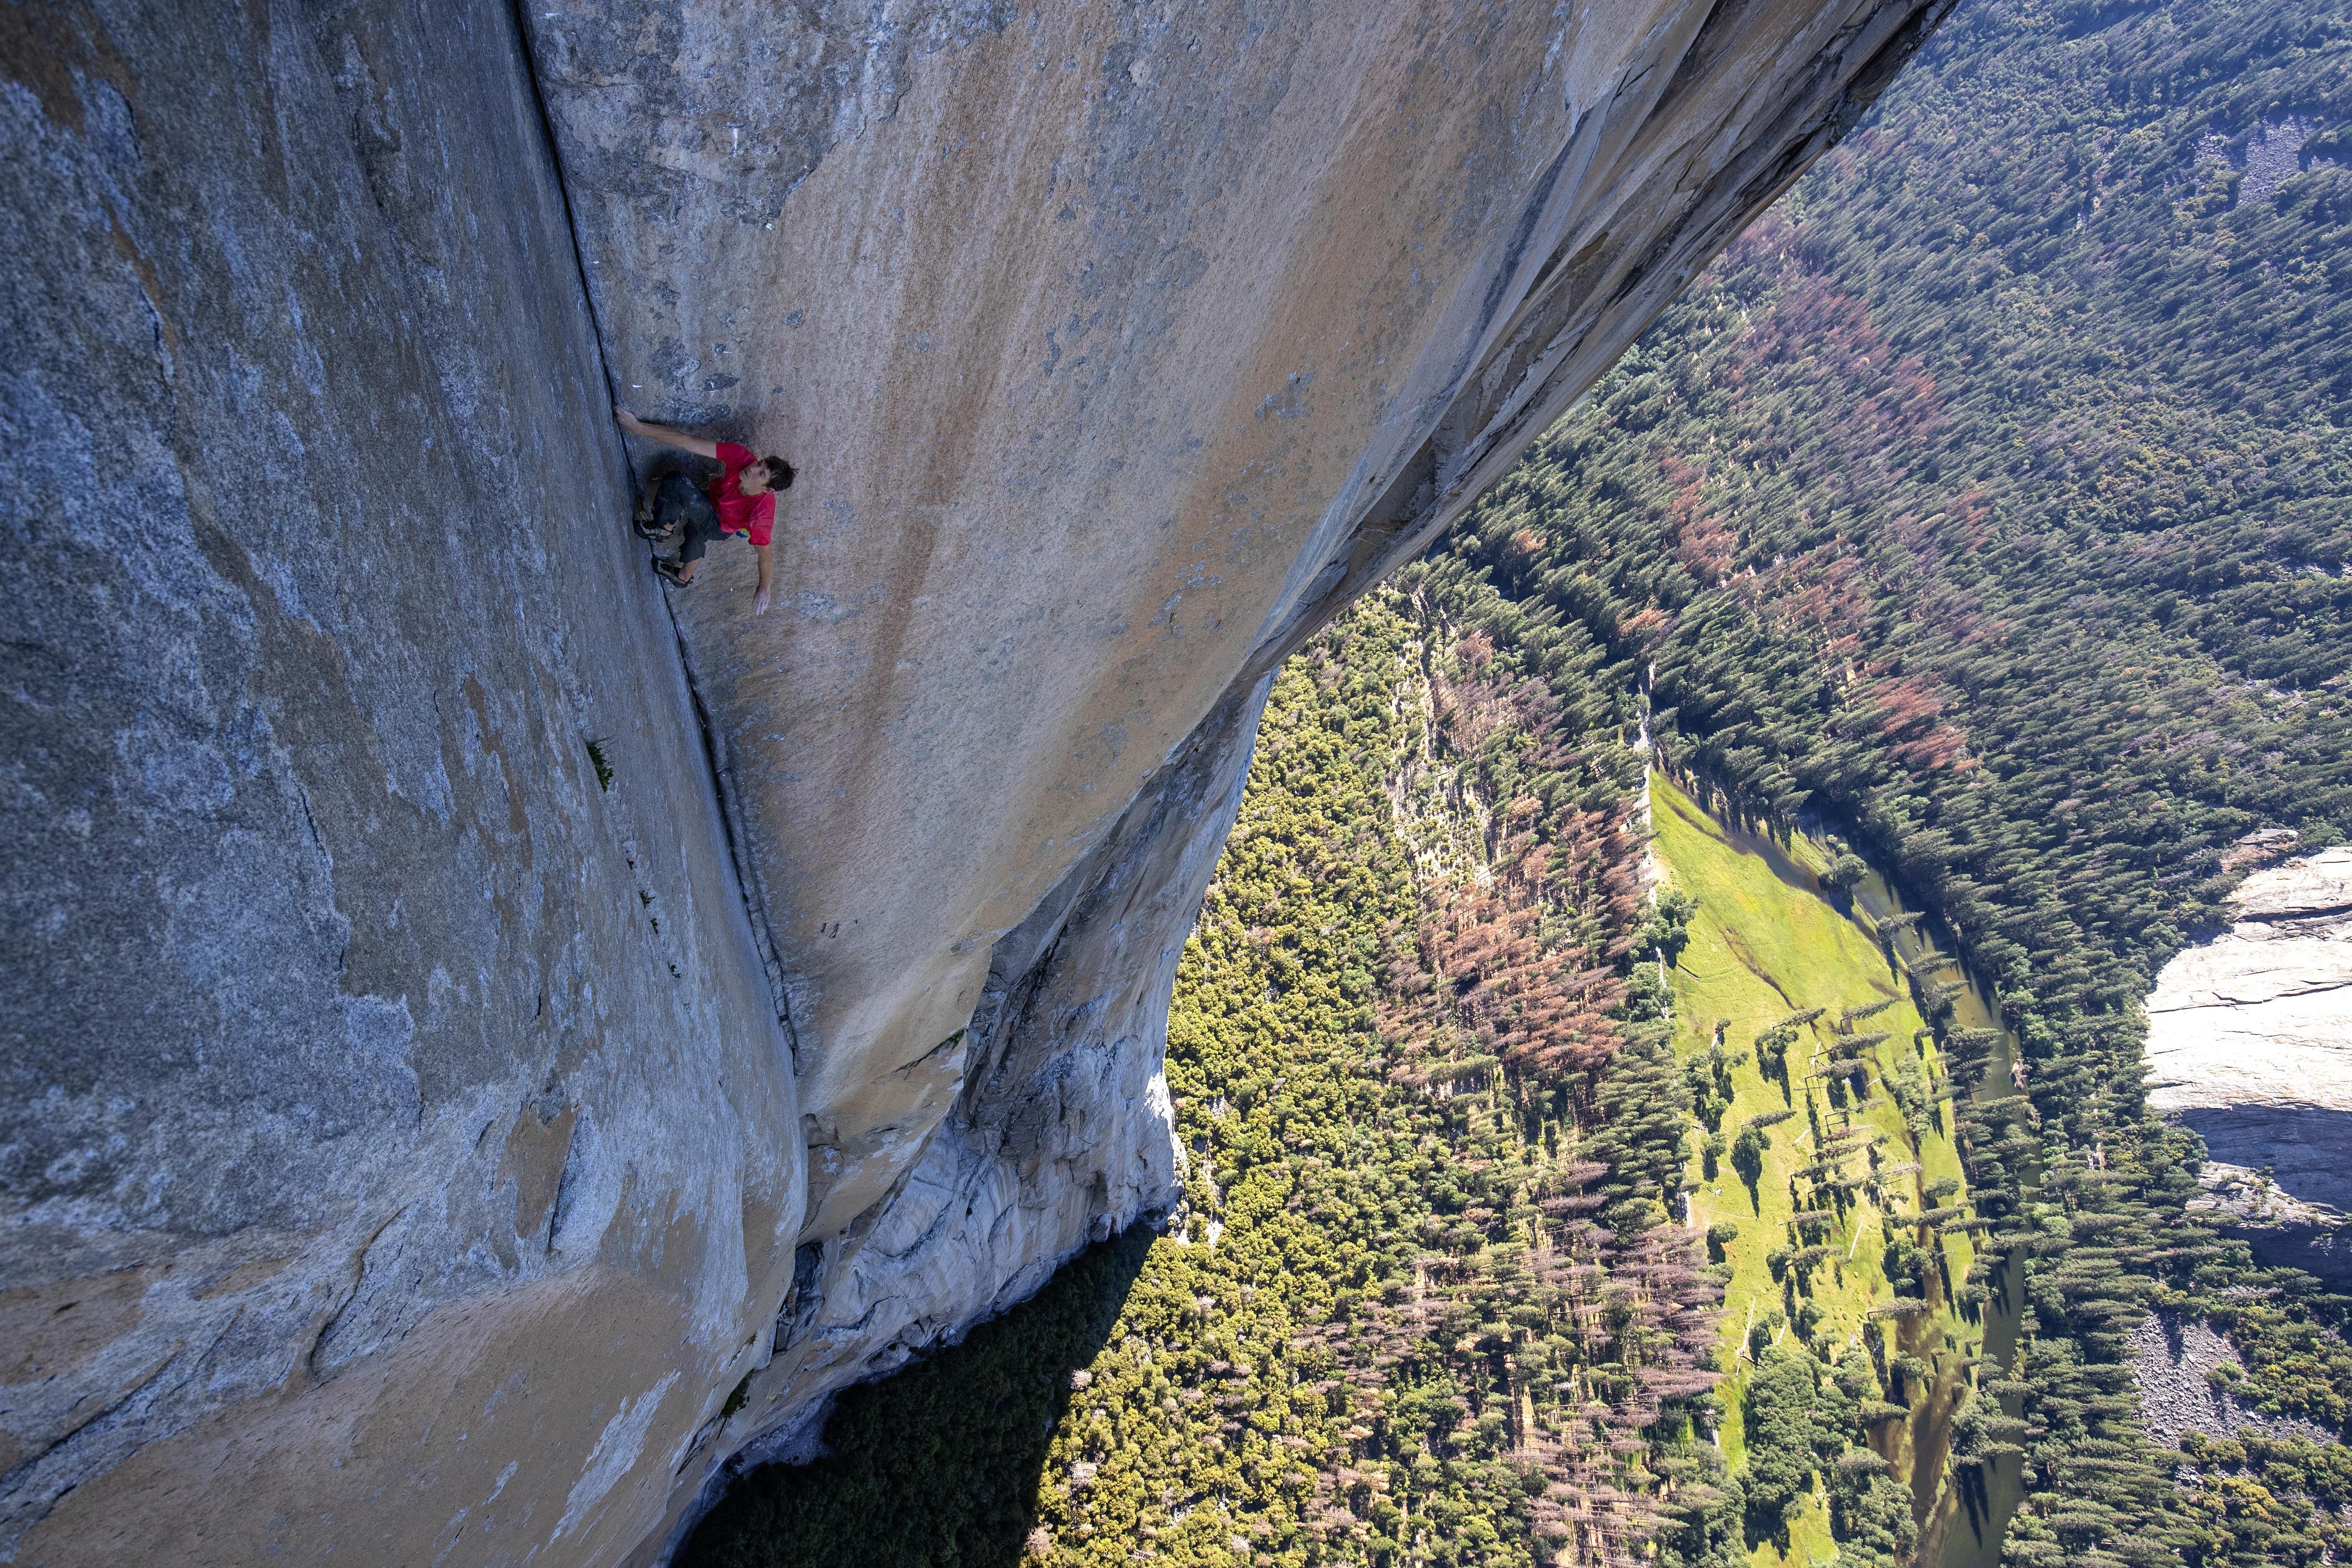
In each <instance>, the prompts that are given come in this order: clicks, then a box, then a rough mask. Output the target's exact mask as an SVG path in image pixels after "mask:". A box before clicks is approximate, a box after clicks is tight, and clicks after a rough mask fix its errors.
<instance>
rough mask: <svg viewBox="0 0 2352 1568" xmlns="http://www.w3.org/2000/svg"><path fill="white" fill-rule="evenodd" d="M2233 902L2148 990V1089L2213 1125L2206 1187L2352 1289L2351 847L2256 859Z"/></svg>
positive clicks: (2299, 1258) (2237, 1220) (2301, 1264)
mask: <svg viewBox="0 0 2352 1568" xmlns="http://www.w3.org/2000/svg"><path fill="white" fill-rule="evenodd" d="M2232 903H2233V905H2234V907H2235V911H2236V914H2237V917H2238V918H2237V921H2236V923H2235V924H2233V925H2232V926H2231V928H2230V930H2229V931H2226V932H2224V933H2223V934H2222V935H2221V936H2219V937H2217V938H2215V939H2214V940H2213V941H2211V942H2207V943H2205V944H2204V945H2202V946H2200V947H2193V948H2190V949H2189V950H2188V951H2186V952H2182V953H2181V954H2180V955H2179V957H2177V958H2175V959H2174V960H2173V961H2172V962H2171V963H2168V964H2166V965H2165V966H2164V970H2163V972H2162V973H2159V974H2158V976H2157V979H2156V989H2155V990H2154V991H2152V992H2151V993H2149V994H2148V998H2147V1012H2148V1031H2147V1060H2148V1066H2149V1068H2151V1069H2152V1071H2153V1074H2154V1077H2153V1078H2152V1079H2151V1081H2150V1084H2149V1089H2148V1103H2149V1104H2150V1105H2151V1106H2153V1107H2155V1108H2156V1109H2157V1110H2161V1111H2163V1112H2165V1113H2166V1114H2167V1115H2169V1116H2173V1117H2176V1118H2178V1119H2179V1120H2180V1121H2183V1122H2186V1123H2187V1124H2188V1125H2189V1127H2191V1128H2194V1129H2195V1130H2196V1131H2197V1132H2198V1133H2199V1134H2200V1136H2202V1137H2203V1138H2204V1140H2205V1146H2206V1150H2207V1152H2208V1153H2209V1154H2210V1160H2209V1161H2208V1162H2207V1164H2206V1167H2205V1173H2204V1177H2203V1184H2204V1186H2205V1190H2206V1194H2207V1195H2206V1198H2205V1200H2204V1201H2205V1202H2206V1203H2207V1204H2209V1205H2211V1206H2213V1207H2215V1208H2218V1209H2220V1210H2221V1211H2222V1212H2223V1214H2224V1215H2226V1216H2228V1217H2229V1218H2230V1219H2231V1221H2232V1226H2231V1228H2233V1229H2234V1230H2236V1231H2237V1232H2238V1233H2239V1234H2241V1235H2242V1236H2244V1237H2246V1238H2247V1239H2248V1241H2249V1242H2251V1243H2252V1246H2253V1247H2254V1250H2255V1252H2256V1254H2257V1255H2258V1256H2260V1257H2261V1258H2263V1259H2264V1260H2265V1261H2268V1262H2272V1263H2280V1264H2293V1265H2294V1266H2296V1267H2297V1268H2308V1269H2310V1270H2311V1271H2312V1272H2313V1273H2315V1274H2317V1275H2318V1276H2320V1277H2321V1278H2322V1279H2326V1280H2327V1281H2329V1283H2330V1286H2331V1288H2333V1289H2338V1290H2343V1289H2352V1249H2347V1247H2346V1245H2345V1238H2344V1237H2342V1236H2340V1235H2339V1234H2338V1232H2339V1229H2340V1227H2341V1226H2343V1225H2344V1223H2345V1218H2346V1215H2352V847H2343V846H2339V847H2335V848H2330V849H2323V850H2320V851H2318V852H2317V853H2315V854H2312V855H2307V856H2300V857H2297V858H2293V859H2290V860H2288V861H2286V862H2285V863H2284V864H2283V865H2279V866H2274V867H2272V868H2268V869H2266V870H2261V871H2256V872H2254V873H2253V874H2252V876H2249V877H2248V878H2247V879H2245V881H2244V882H2243V883H2242V885H2241V886H2240V887H2239V889H2238V891H2237V894H2236V895H2235V897H2234V899H2233V900H2232Z"/></svg>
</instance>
